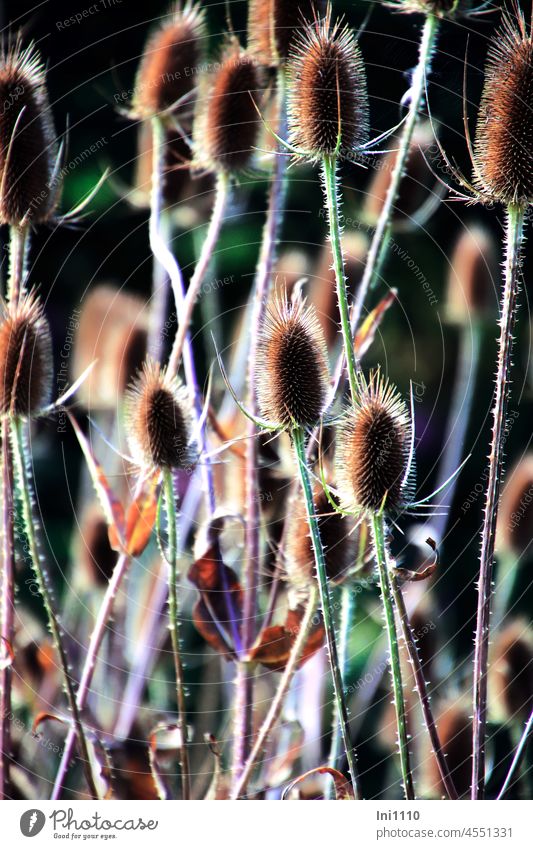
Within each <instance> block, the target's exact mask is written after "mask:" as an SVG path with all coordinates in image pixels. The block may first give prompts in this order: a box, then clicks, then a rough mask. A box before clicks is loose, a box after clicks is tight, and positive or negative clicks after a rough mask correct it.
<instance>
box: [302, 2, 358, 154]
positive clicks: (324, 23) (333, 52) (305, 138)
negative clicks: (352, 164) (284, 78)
mask: <svg viewBox="0 0 533 849" xmlns="http://www.w3.org/2000/svg"><path fill="white" fill-rule="evenodd" d="M288 68H289V97H288V117H289V140H290V142H291V144H292V145H293V146H294V147H296V148H297V149H298V150H299V151H303V152H304V153H305V155H306V156H307V157H308V158H309V159H310V160H311V161H316V160H318V159H320V158H322V157H324V156H331V155H333V154H335V153H336V152H337V153H338V155H339V156H340V157H343V158H347V157H349V155H350V154H351V153H352V152H357V150H358V149H359V148H360V147H361V146H362V145H363V144H364V143H365V142H366V141H367V139H368V96H367V88H366V73H365V67H364V64H363V59H362V56H361V52H360V50H359V45H358V44H357V41H356V39H355V36H354V34H353V32H352V31H351V30H350V29H349V28H348V27H347V26H344V27H341V26H340V25H339V23H336V24H334V25H333V26H332V25H331V9H330V8H328V11H327V13H326V16H325V17H324V18H322V19H321V20H317V21H315V22H314V23H312V24H308V25H307V26H305V27H304V29H303V31H302V32H301V33H299V34H298V35H297V36H296V38H295V41H294V45H293V48H292V50H291V55H290V61H289V65H288ZM339 137H340V147H339Z"/></svg>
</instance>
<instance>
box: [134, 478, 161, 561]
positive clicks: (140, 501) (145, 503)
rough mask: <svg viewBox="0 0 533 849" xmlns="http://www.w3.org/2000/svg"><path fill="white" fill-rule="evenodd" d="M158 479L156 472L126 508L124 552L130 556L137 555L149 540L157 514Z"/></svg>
mask: <svg viewBox="0 0 533 849" xmlns="http://www.w3.org/2000/svg"><path fill="white" fill-rule="evenodd" d="M159 480H160V475H159V473H157V474H156V475H154V476H153V477H152V478H151V479H150V480H149V481H148V485H147V487H146V489H143V491H142V492H141V494H140V495H139V496H138V497H137V498H136V499H135V501H133V503H132V504H131V505H130V507H129V508H128V512H127V516H126V553H127V554H129V555H130V557H139V556H140V555H141V554H142V553H143V551H144V549H145V548H146V546H147V545H148V543H149V541H150V537H151V535H152V531H153V529H154V525H155V519H156V515H157V502H158V498H159Z"/></svg>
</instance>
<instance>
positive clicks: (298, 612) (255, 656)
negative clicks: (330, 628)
mask: <svg viewBox="0 0 533 849" xmlns="http://www.w3.org/2000/svg"><path fill="white" fill-rule="evenodd" d="M304 615H305V609H304V608H303V607H297V608H295V609H294V610H289V612H288V613H287V618H286V620H285V624H284V625H271V626H270V627H269V628H265V629H264V630H263V631H262V632H261V633H260V635H259V638H258V640H257V642H256V644H255V646H254V648H253V649H252V651H251V653H250V656H251V659H252V660H255V661H256V662H257V663H261V664H262V665H263V666H266V667H267V669H272V670H273V671H275V672H282V671H283V669H285V666H286V665H287V661H288V660H289V657H290V654H291V651H292V647H293V645H294V643H295V641H296V637H297V636H298V633H299V631H300V626H301V623H302V619H303V617H304ZM324 636H325V634H324V626H323V624H322V620H321V619H320V621H318V622H317V623H316V624H315V625H313V627H312V629H311V631H310V634H309V637H308V638H307V641H306V643H305V646H304V649H303V652H302V655H301V658H300V661H299V663H298V668H300V667H301V666H302V665H303V664H304V663H305V662H306V660H309V658H310V657H312V656H313V655H314V654H315V652H317V651H318V650H319V649H320V648H321V647H322V646H323V644H324Z"/></svg>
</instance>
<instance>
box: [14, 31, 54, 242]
mask: <svg viewBox="0 0 533 849" xmlns="http://www.w3.org/2000/svg"><path fill="white" fill-rule="evenodd" d="M0 104H2V108H1V109H0V224H10V225H14V226H23V225H25V224H27V223H29V222H30V221H31V222H33V223H39V222H43V221H47V220H49V219H50V218H51V217H52V216H53V214H54V211H55V208H56V206H57V203H58V200H59V188H60V185H59V180H58V179H57V177H56V176H55V167H56V162H57V153H58V151H57V144H56V136H55V131H54V125H53V121H52V113H51V110H50V106H49V103H48V93H47V91H46V81H45V71H44V66H43V63H42V61H41V57H40V55H39V53H38V52H37V50H36V49H35V47H34V46H33V44H30V45H29V47H27V48H26V49H24V50H23V49H22V48H21V45H20V41H19V40H18V39H17V40H16V42H15V43H14V45H13V46H12V47H10V48H8V49H7V51H4V50H2V51H1V54H0Z"/></svg>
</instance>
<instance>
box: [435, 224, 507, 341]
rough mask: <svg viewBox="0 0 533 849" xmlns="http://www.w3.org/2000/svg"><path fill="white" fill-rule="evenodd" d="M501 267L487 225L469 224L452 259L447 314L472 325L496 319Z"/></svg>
mask: <svg viewBox="0 0 533 849" xmlns="http://www.w3.org/2000/svg"><path fill="white" fill-rule="evenodd" d="M498 280H499V269H498V263H497V256H496V250H495V246H494V239H493V238H492V235H491V234H490V232H489V231H488V230H486V229H485V228H484V227H480V226H477V225H474V226H472V227H467V228H466V229H465V230H464V231H463V232H462V233H461V235H460V237H459V239H458V240H457V242H456V244H455V248H454V250H453V254H452V257H451V260H450V271H449V275H448V292H447V301H446V316H447V318H448V320H449V321H453V322H456V323H458V324H463V325H464V324H469V323H470V322H471V321H472V320H474V321H479V320H483V319H492V318H493V317H494V315H495V313H496V303H497V301H496V297H497V291H498V284H497V281H498Z"/></svg>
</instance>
